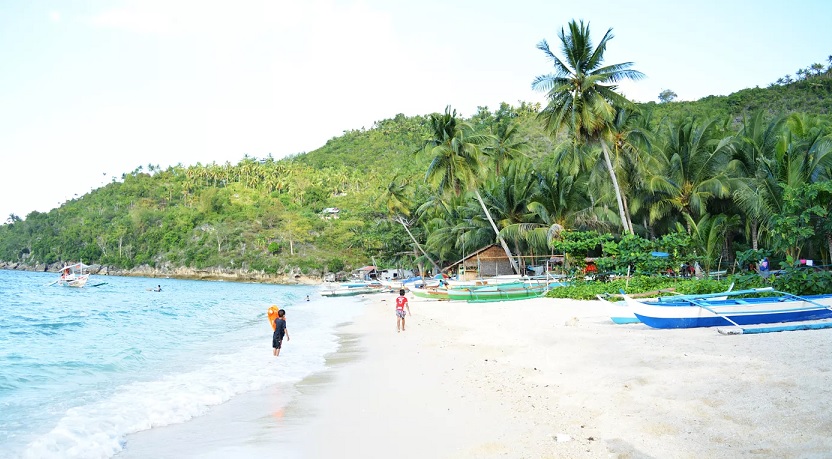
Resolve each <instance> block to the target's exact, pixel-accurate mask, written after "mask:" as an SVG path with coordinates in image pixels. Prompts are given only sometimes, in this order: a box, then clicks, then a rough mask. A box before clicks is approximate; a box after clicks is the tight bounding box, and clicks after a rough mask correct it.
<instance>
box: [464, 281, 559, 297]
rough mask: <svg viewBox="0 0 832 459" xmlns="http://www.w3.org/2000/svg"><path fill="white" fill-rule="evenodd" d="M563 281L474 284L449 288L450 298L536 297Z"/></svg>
mask: <svg viewBox="0 0 832 459" xmlns="http://www.w3.org/2000/svg"><path fill="white" fill-rule="evenodd" d="M561 285H564V284H563V283H562V282H528V281H527V282H514V283H509V284H498V285H485V286H472V287H464V288H452V289H449V290H448V298H450V299H452V300H458V301H468V302H486V301H510V300H523V299H527V298H536V297H539V296H541V295H543V294H544V293H546V292H547V291H549V290H551V289H552V288H554V287H559V286H561Z"/></svg>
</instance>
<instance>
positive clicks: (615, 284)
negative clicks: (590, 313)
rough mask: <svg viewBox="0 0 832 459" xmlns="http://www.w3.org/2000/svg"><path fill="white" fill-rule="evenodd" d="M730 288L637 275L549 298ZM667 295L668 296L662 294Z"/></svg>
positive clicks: (585, 284) (724, 283)
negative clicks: (622, 292)
mask: <svg viewBox="0 0 832 459" xmlns="http://www.w3.org/2000/svg"><path fill="white" fill-rule="evenodd" d="M730 285H731V282H730V281H728V280H713V279H695V278H694V279H678V278H669V277H661V276H635V277H632V278H630V279H629V280H628V279H626V278H618V279H615V280H613V281H610V282H595V281H580V280H579V281H576V282H574V284H572V285H567V286H563V287H558V288H555V289H552V290H550V291H549V293H548V294H547V297H549V298H572V299H576V300H594V299H596V298H597V296H598V295H605V294H617V293H619V292H621V291H624V292H626V293H628V294H636V293H645V292H653V291H658V290H667V289H674V291H675V292H677V293H681V294H689V293H713V292H720V291H724V290H727V289H728V287H729V286H730ZM662 294H664V295H667V294H668V293H662Z"/></svg>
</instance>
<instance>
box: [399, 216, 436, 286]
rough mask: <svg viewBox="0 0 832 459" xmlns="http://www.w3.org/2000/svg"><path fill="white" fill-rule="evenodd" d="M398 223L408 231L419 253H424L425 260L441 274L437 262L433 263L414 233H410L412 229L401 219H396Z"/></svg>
mask: <svg viewBox="0 0 832 459" xmlns="http://www.w3.org/2000/svg"><path fill="white" fill-rule="evenodd" d="M396 221H397V222H399V223H401V225H402V226H403V227H404V230H405V231H407V235H408V236H410V239H413V243H414V244H416V248H418V249H419V251H420V252H422V255H424V256H425V258H427V259H428V261H429V262H430V264H432V265H433V269H435V270H436V273H437V274H439V273H441V272H442V269H440V268H439V266H438V265H437V264H436V262H435V261H433V259H432V258H431V257H430V255H428V253H427V252H425V249H423V248H422V245H421V244H419V241H417V240H416V238H415V237H413V233H411V232H410V228H408V227H407V224H405V222H404V219H403V218H401V217H396Z"/></svg>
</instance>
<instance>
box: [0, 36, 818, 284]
mask: <svg viewBox="0 0 832 459" xmlns="http://www.w3.org/2000/svg"><path fill="white" fill-rule="evenodd" d="M573 25H574V27H573ZM583 27H584V26H583V24H580V25H578V24H574V23H573V24H570V28H569V29H567V32H566V33H567V35H569V34H571V35H573V36H580V35H581V34H586V36H587V37H588V32H589V31H588V30H584V28H583ZM561 38H562V37H561ZM605 40H606V37H605ZM576 43H580V42H576ZM585 43H589V41H588V40H586V41H585ZM544 44H545V43H541V45H540V48H541V50H543V51H544V52H547V50H548V45H546V46H545V47H544V46H543V45H544ZM603 44H605V45H606V42H604V43H603ZM587 49H590V50H591V49H592V47H591V46H589V47H588V48H587ZM602 54H603V53H602ZM576 56H577V57H576ZM572 58H574V59H573V60H570V61H568V62H565V63H563V62H562V63H561V64H562V65H563V68H562V69H561V68H559V67H558V65H556V66H555V70H556V71H555V72H554V73H553V74H551V75H544V76H541V77H538V79H537V80H535V84H536V85H538V87H539V89H541V90H542V91H544V92H545V93H546V94H547V97H548V99H549V102H548V104H547V105H545V106H540V105H537V104H529V103H524V102H521V103H519V104H518V105H517V106H513V105H510V104H505V103H504V104H501V106H500V107H498V108H497V109H496V110H491V109H489V108H487V107H480V108H479V109H478V111H477V112H476V113H474V114H473V115H471V116H469V117H462V116H459V115H457V114H456V112H455V111H453V110H452V109H451V108H450V107H449V108H447V109H446V110H445V111H444V113H434V114H429V115H424V116H423V115H417V116H405V115H403V114H399V115H396V116H395V117H394V118H393V119H387V120H382V121H378V122H376V123H375V124H374V125H373V126H371V127H370V128H368V129H360V130H352V131H345V132H344V134H343V135H342V136H339V137H336V138H333V139H331V140H329V141H328V142H327V143H326V144H325V145H324V146H322V147H321V148H319V149H317V150H315V151H312V152H309V153H305V154H298V155H295V156H292V157H288V158H284V159H280V160H275V159H272V158H266V159H256V158H250V157H245V158H243V159H242V160H241V161H240V162H239V163H237V164H230V163H226V164H213V163H212V164H206V165H202V164H197V165H191V166H183V165H177V166H174V167H169V168H167V169H160V168H158V167H156V166H153V165H147V168H146V169H145V167H143V166H141V167H138V168H137V169H136V170H134V171H132V172H129V173H125V174H124V175H123V176H122V177H121V179H120V180H114V181H113V182H112V183H110V184H108V185H106V186H104V187H101V188H98V189H96V190H93V191H92V192H90V193H88V194H86V195H84V196H82V197H80V198H78V199H74V200H71V201H69V202H67V203H65V204H64V205H62V206H61V207H60V208H57V209H54V210H52V211H50V212H47V213H41V212H32V213H30V214H29V215H27V216H26V218H25V219H21V218H19V217H17V216H14V215H12V216H9V219H8V221H7V223H6V224H5V225H3V226H0V260H5V261H9V262H21V263H26V264H29V265H34V264H52V263H58V262H66V261H76V260H83V261H84V262H85V263H99V264H103V265H108V266H113V267H118V268H131V267H135V266H139V265H149V266H154V267H160V268H161V267H168V268H173V267H179V266H184V267H192V268H197V269H202V268H207V267H222V268H231V269H236V268H243V269H249V270H258V271H264V272H267V273H286V272H289V271H290V270H293V269H300V270H301V271H302V272H304V273H307V274H321V273H324V272H336V271H343V270H350V269H354V268H356V267H358V266H361V265H364V264H368V263H370V262H372V261H373V260H374V261H375V262H376V263H378V264H379V265H382V266H407V267H416V266H419V267H424V268H430V267H431V266H434V265H435V266H438V267H444V266H447V265H448V264H450V263H452V262H454V261H457V260H459V259H460V258H462V257H464V256H465V255H467V254H470V253H471V252H473V251H474V250H476V249H479V248H481V247H483V246H486V245H489V244H494V243H501V244H504V248H505V250H506V252H508V253H511V254H512V255H513V256H516V255H522V256H524V257H528V258H525V259H524V261H523V264H534V263H535V262H536V260H540V259H543V258H548V257H549V256H550V255H551V254H554V253H557V254H566V268H567V269H580V268H581V267H582V266H583V263H584V261H583V260H584V257H586V256H593V257H599V258H598V264H599V268H602V269H603V270H608V271H626V270H627V269H632V270H635V271H642V272H648V273H655V272H660V271H664V270H666V269H667V268H668V267H670V268H675V267H678V266H679V263H680V262H682V261H687V262H694V261H698V262H700V263H701V264H702V266H703V268H704V269H705V270H706V271H710V270H717V269H726V267H733V266H738V265H744V264H746V263H748V262H749V261H753V260H756V259H759V258H760V257H762V256H771V257H773V258H774V260H776V261H777V262H783V263H785V264H789V265H791V264H794V263H796V260H798V259H800V258H810V259H815V260H818V261H819V262H820V263H824V264H828V263H829V257H830V255H829V254H830V251H832V219H831V218H830V215H829V211H830V210H832V137H830V135H831V134H832V128H830V113H832V112H830V108H831V107H832V97H831V96H832V78H829V75H830V72H829V69H828V68H826V69H825V70H824V71H823V72H819V73H817V74H812V75H808V76H805V78H802V79H800V80H798V81H794V82H791V83H784V82H783V83H781V84H774V85H772V86H771V87H769V88H764V89H761V88H755V89H746V90H742V91H739V92H737V93H734V94H731V95H730V96H725V97H721V96H711V97H706V98H704V99H702V100H699V101H696V102H667V103H661V104H655V103H647V104H638V105H636V104H632V103H629V102H628V101H626V100H625V99H623V97H620V96H617V97H616V96H615V95H614V94H615V93H614V91H611V90H610V88H609V87H606V88H605V87H604V86H598V87H597V88H596V89H597V93H596V96H592V97H589V96H587V97H586V99H585V100H577V99H575V98H574V97H573V96H574V94H570V93H568V92H559V91H561V89H562V88H565V87H567V86H568V85H569V84H571V83H572V82H574V79H575V78H583V77H584V76H585V75H589V74H591V73H592V72H593V71H595V72H601V73H598V75H599V78H601V79H600V80H598V81H600V82H602V83H603V82H604V80H603V78H608V79H609V78H610V77H609V75H608V74H607V73H604V72H609V69H610V68H615V69H616V71H619V72H622V73H621V77H634V78H637V77H638V75H639V74H638V73H637V72H635V71H634V70H632V69H630V68H629V67H628V66H627V65H625V64H621V66H619V67H615V66H608V67H603V66H601V65H600V62H601V61H594V60H592V59H596V58H597V56H595V57H592V56H590V55H589V54H587V55H585V59H584V60H583V61H581V60H580V59H581V56H580V53H576V54H575V55H574V56H572ZM572 58H570V59H572ZM581 66H584V67H585V68H584V70H585V72H574V71H573V72H572V73H569V71H571V70H573V69H574V68H577V67H581ZM582 68H583V67H582ZM564 69H565V70H564ZM611 81H615V80H611ZM594 84H597V82H596V83H594ZM586 94H589V93H586ZM586 94H584V95H586ZM559 104H560V105H559ZM581 104H587V105H581ZM592 104H596V105H592ZM589 106H593V107H595V108H593V109H592V110H590V111H586V112H584V115H582V117H580V118H574V117H571V116H564V113H567V112H566V111H563V110H567V109H571V108H570V107H589ZM568 113H571V112H568ZM593 116H594V117H595V118H593ZM607 158H609V161H607V160H606V159H607ZM619 198H620V199H619ZM336 209H337V212H336ZM492 222H493V223H492ZM494 228H496V229H497V232H495V231H494ZM653 250H661V251H667V252H668V253H670V254H671V256H670V257H669V258H667V259H659V260H657V259H655V258H651V257H650V256H649V253H650V251H653ZM735 262H736V263H735ZM776 266H777V264H776V263H775V267H776Z"/></svg>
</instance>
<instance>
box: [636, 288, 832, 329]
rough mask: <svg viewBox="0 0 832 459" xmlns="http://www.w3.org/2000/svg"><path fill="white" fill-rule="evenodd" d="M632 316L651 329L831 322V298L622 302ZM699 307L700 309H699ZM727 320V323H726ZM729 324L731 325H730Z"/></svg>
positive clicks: (783, 297)
mask: <svg viewBox="0 0 832 459" xmlns="http://www.w3.org/2000/svg"><path fill="white" fill-rule="evenodd" d="M625 300H626V302H627V305H628V306H629V307H630V308H631V309H632V311H633V313H634V314H635V316H636V317H637V318H638V319H639V320H640V321H641V322H643V323H644V324H645V325H648V326H650V327H653V328H698V327H720V326H734V325H735V324H736V325H756V324H772V323H784V322H801V321H810V320H819V319H829V318H832V309H830V308H832V295H816V296H809V297H806V300H808V301H805V300H803V299H799V298H795V297H789V296H780V297H769V298H743V299H739V298H736V299H733V298H732V299H726V300H701V301H697V303H698V304H699V305H697V304H692V303H690V302H684V301H679V302H671V301H666V302H661V303H652V304H651V303H647V302H642V301H637V300H634V299H632V298H626V299H625ZM700 305H701V306H700ZM729 319H730V320H729ZM732 322H733V323H732Z"/></svg>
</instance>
